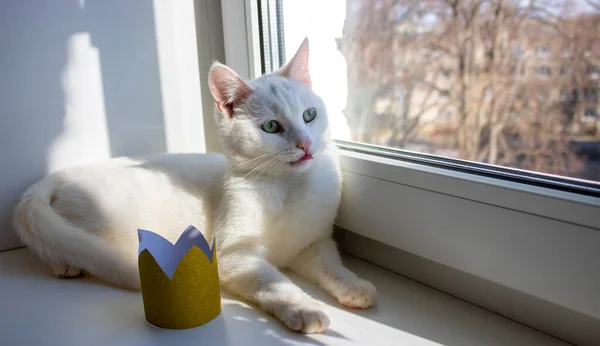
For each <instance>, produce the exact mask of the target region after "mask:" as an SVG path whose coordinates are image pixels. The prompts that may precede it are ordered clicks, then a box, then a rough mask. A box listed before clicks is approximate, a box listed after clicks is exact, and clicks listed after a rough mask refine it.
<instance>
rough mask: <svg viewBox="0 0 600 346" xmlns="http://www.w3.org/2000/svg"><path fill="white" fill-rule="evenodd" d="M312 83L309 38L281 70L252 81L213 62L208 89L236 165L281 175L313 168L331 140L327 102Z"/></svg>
mask: <svg viewBox="0 0 600 346" xmlns="http://www.w3.org/2000/svg"><path fill="white" fill-rule="evenodd" d="M311 86H312V84H311V79H310V74H309V70H308V40H307V39H305V40H304V41H303V42H302V45H301V46H300V48H299V49H298V52H296V54H295V55H294V57H293V58H292V59H291V60H290V61H289V62H288V63H287V64H286V65H285V66H283V67H282V68H281V69H280V70H278V71H275V72H273V73H270V74H266V75H264V76H261V77H259V78H256V79H254V80H251V81H249V82H246V81H244V80H243V79H242V78H241V77H240V76H239V75H238V74H237V73H235V72H234V71H233V70H232V69H230V68H229V67H227V66H225V65H222V64H219V63H215V64H214V65H213V66H212V68H211V70H210V73H209V87H210V91H211V93H212V95H213V98H214V100H215V104H216V108H217V111H218V116H217V121H218V124H219V129H220V136H221V142H222V144H223V147H224V149H225V151H226V155H227V156H228V157H229V160H230V164H231V165H233V166H234V167H233V168H236V169H238V170H241V171H248V172H250V171H252V170H254V171H255V172H269V173H270V174H278V173H285V172H303V171H306V170H307V169H309V168H310V167H311V165H312V161H313V159H314V158H318V157H319V155H322V154H323V152H324V150H325V149H326V146H327V145H328V143H329V142H330V141H331V139H330V131H329V124H328V120H327V111H326V108H325V105H324V103H323V101H322V100H321V98H320V97H319V96H317V95H316V94H315V93H314V92H313V91H312V88H311Z"/></svg>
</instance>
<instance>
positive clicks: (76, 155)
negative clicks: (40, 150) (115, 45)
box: [32, 32, 110, 172]
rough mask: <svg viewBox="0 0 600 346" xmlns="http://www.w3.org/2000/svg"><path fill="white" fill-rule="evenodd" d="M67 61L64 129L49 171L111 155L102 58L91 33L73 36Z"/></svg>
mask: <svg viewBox="0 0 600 346" xmlns="http://www.w3.org/2000/svg"><path fill="white" fill-rule="evenodd" d="M67 61H68V62H67V64H66V66H65V68H64V70H63V74H62V88H63V93H64V97H65V102H64V103H65V117H64V120H63V126H64V130H63V132H62V133H61V135H60V136H58V137H57V138H56V139H55V140H54V142H53V143H52V144H51V145H50V148H49V150H48V171H49V172H53V171H56V170H60V169H63V168H66V167H70V166H74V165H78V164H85V163H89V162H94V161H100V160H105V159H108V158H110V147H109V142H108V132H107V127H106V112H105V109H104V95H103V91H102V75H101V72H100V58H99V54H98V50H97V49H96V48H95V47H93V46H92V45H91V41H90V35H89V33H87V32H81V33H77V34H74V35H72V36H71V37H70V38H69V40H68V42H67ZM32 102H35V101H32Z"/></svg>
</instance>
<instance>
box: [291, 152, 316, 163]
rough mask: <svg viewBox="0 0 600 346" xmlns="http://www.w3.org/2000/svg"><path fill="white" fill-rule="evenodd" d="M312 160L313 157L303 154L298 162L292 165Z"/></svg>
mask: <svg viewBox="0 0 600 346" xmlns="http://www.w3.org/2000/svg"><path fill="white" fill-rule="evenodd" d="M312 159H314V157H313V156H312V155H311V154H304V156H302V157H301V158H300V160H298V161H296V162H294V163H300V162H303V161H307V160H312Z"/></svg>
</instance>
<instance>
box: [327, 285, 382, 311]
mask: <svg viewBox="0 0 600 346" xmlns="http://www.w3.org/2000/svg"><path fill="white" fill-rule="evenodd" d="M335 293H336V294H335V296H336V298H337V299H338V301H339V302H340V303H341V304H342V305H344V306H346V307H348V308H353V309H366V308H368V307H370V306H373V305H375V301H376V297H377V290H376V289H375V286H373V284H372V283H370V282H369V281H366V280H362V279H356V280H354V281H351V282H344V283H342V284H341V285H340V287H339V288H338V292H335Z"/></svg>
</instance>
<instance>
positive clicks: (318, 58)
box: [222, 0, 600, 339]
mask: <svg viewBox="0 0 600 346" xmlns="http://www.w3.org/2000/svg"><path fill="white" fill-rule="evenodd" d="M232 3H234V2H231V3H230V2H228V1H223V2H222V4H226V5H223V6H224V9H223V10H224V13H223V18H224V26H225V27H226V28H227V30H224V33H225V36H226V40H225V48H226V53H227V51H228V49H229V51H230V52H231V53H230V56H231V60H232V61H234V62H235V63H237V64H238V65H236V66H232V67H233V68H234V69H238V70H239V69H242V70H243V69H246V70H247V71H252V70H253V68H254V67H253V66H257V65H256V62H257V61H258V62H259V64H260V67H259V68H258V69H256V70H255V71H257V72H256V73H254V75H257V74H260V72H261V70H262V72H270V71H271V68H277V67H278V66H277V64H274V65H273V66H272V67H271V68H269V66H268V64H267V63H266V62H265V59H270V61H273V59H272V57H273V55H272V54H271V55H270V57H269V56H267V57H266V58H265V49H266V47H267V46H268V47H270V48H269V49H273V48H274V47H277V49H278V53H277V54H279V56H280V57H281V56H282V55H285V59H283V60H284V61H286V60H287V59H289V58H290V55H291V54H293V52H295V50H296V49H297V47H298V45H299V44H300V42H301V41H302V40H303V39H304V37H306V36H308V38H309V39H310V46H311V55H310V64H311V67H310V68H311V77H312V79H313V89H314V90H315V91H316V92H317V93H318V94H319V95H320V96H322V98H323V99H324V101H325V103H326V104H327V107H328V116H329V118H330V123H331V128H332V132H333V136H334V138H335V139H336V140H337V143H338V147H339V154H340V160H341V165H342V170H343V174H344V189H343V198H342V204H341V206H340V211H339V217H338V221H337V226H338V227H340V228H342V229H345V230H349V231H352V232H355V233H358V234H360V235H362V236H364V237H366V238H369V239H373V240H376V241H378V242H381V243H383V244H385V245H388V246H391V247H394V248H398V249H402V250H403V251H406V252H409V253H411V254H415V255H417V256H421V257H424V258H426V259H428V260H431V261H434V262H437V263H441V264H443V265H445V266H447V267H450V268H453V269H458V270H460V271H464V272H466V273H469V274H471V275H475V276H477V277H479V278H485V280H489V281H490V282H491V283H494V284H499V285H503V286H505V287H508V288H510V289H514V290H515V291H517V292H520V293H525V294H526V295H528V296H531V297H535V298H536V299H541V300H542V301H547V302H551V304H555V305H558V306H560V307H562V308H567V309H569V310H573V311H578V312H580V313H581V314H582V316H584V318H590V317H591V316H598V315H599V314H600V308H597V304H596V301H597V300H596V299H597V290H598V286H597V283H598V282H600V273H599V272H598V271H597V268H596V263H598V262H600V249H599V248H598V246H599V245H598V244H600V232H598V231H600V220H599V219H598V215H600V199H599V198H598V197H599V196H600V189H599V186H598V183H597V182H598V181H599V180H600V172H599V170H598V168H597V167H598V163H599V162H600V158H598V156H597V154H594V153H596V151H597V149H598V148H599V145H598V140H599V138H598V134H597V133H596V132H594V134H593V135H590V133H591V132H590V131H589V130H584V129H583V128H584V127H586V126H587V125H589V124H588V123H585V124H583V125H586V126H583V125H582V121H581V117H579V116H575V114H582V113H581V112H583V107H584V106H583V105H582V104H581V102H582V101H583V100H582V99H583V95H578V94H577V92H578V90H581V92H582V93H583V88H584V85H581V84H579V83H588V84H586V85H589V81H586V80H585V79H582V80H579V79H578V78H566V77H569V75H570V74H571V73H575V72H577V73H578V76H582V75H585V71H586V67H585V66H580V65H575V64H573V61H574V60H571V59H572V58H571V57H570V56H562V55H561V54H556V57H555V56H554V55H552V54H550V55H549V56H548V58H545V60H544V61H540V60H538V57H537V54H536V49H537V48H536V47H537V45H547V46H548V47H550V46H552V50H556V51H557V52H562V51H563V50H566V49H567V47H569V51H573V52H580V51H581V49H580V47H574V48H570V47H571V45H577V44H578V43H577V42H585V41H586V38H585V37H587V36H585V35H588V34H589V31H586V30H581V27H577V25H580V24H581V25H588V22H586V21H585V20H580V19H581V18H579V17H573V16H571V15H570V14H569V15H565V16H564V18H563V17H560V18H558V17H556V13H557V11H552V12H547V11H539V12H536V11H537V10H535V11H534V12H536V13H532V12H530V11H528V10H523V8H521V9H515V8H514V7H510V6H515V4H516V5H519V6H521V5H523V6H526V5H528V2H527V1H526V2H510V3H511V4H512V5H507V6H506V7H505V6H500V7H499V6H496V7H494V4H496V5H497V4H498V2H496V1H495V0H489V1H481V2H463V1H458V2H456V4H458V5H459V6H481V8H480V12H477V11H457V13H456V14H455V15H454V17H453V15H452V11H451V9H449V8H448V5H447V2H444V1H434V2H427V4H421V3H420V2H413V1H386V0H377V1H368V0H328V1H319V0H305V1H295V0H281V1H274V0H260V1H257V2H255V1H249V2H246V4H251V5H250V6H248V5H243V4H242V5H237V6H235V5H230V4H232ZM240 3H241V2H240ZM273 6H274V7H275V10H273V9H271V10H267V9H266V8H269V7H273ZM277 6H279V8H280V13H281V18H280V17H277V16H266V18H265V16H264V15H262V14H263V13H265V11H275V12H277ZM240 7H241V9H240ZM534 7H535V8H538V7H537V6H533V7H532V8H534ZM491 8H500V9H501V10H502V11H506V13H503V14H502V15H503V16H504V15H506V16H504V17H503V18H505V19H504V20H502V21H496V20H495V19H494V17H493V16H492V17H489V15H490V14H491V13H494V11H491V10H490V9H491ZM231 11H234V12H235V11H241V12H242V15H240V14H239V13H238V14H235V13H234V14H231V13H230V12H231ZM244 11H246V12H244ZM248 11H250V12H252V11H255V15H256V16H255V17H253V16H252V15H251V14H248ZM243 13H246V16H247V17H246V18H247V20H246V22H244V21H240V20H239V19H240V18H244V17H243V15H244V14H243ZM258 13H260V15H258ZM472 13H475V14H477V15H480V16H481V17H480V18H478V19H479V20H477V21H471V20H469V17H468V16H469V15H470V14H472ZM594 13H595V12H594ZM544 15H546V16H547V17H543V16H544ZM486 16H488V17H486ZM540 16H541V17H540ZM549 17H553V18H552V19H553V20H556V21H555V22H547V23H546V19H549ZM231 18H237V20H228V19H231ZM248 18H257V19H256V21H255V22H253V23H251V24H250V25H248ZM259 19H260V20H259ZM307 21H308V22H309V23H310V25H307ZM565 21H567V22H568V25H566V24H565V26H564V27H561V26H558V27H556V25H562V24H561V23H567V22H565ZM240 22H241V23H242V24H240ZM465 23H469V25H465ZM548 24H552V25H548ZM477 25H482V27H477ZM233 28H235V29H236V30H238V31H236V30H234V29H233ZM557 28H559V29H561V30H573V32H572V34H573V35H584V36H581V37H577V40H572V42H571V41H569V42H561V41H560V40H559V39H558V38H557V37H562V36H560V35H557V32H556V30H557ZM496 29H497V30H496ZM267 30H270V31H269V32H270V35H268V37H266V38H265V35H264V33H265V32H266V31H267ZM456 30H461V32H460V33H457V32H456ZM252 32H255V34H252ZM274 33H277V34H276V35H274ZM472 33H477V35H470V34H472ZM493 33H497V34H498V35H500V37H501V38H502V39H501V40H499V41H497V42H501V44H500V45H498V46H497V47H495V48H494V47H493V46H492V45H491V44H492V42H496V41H493V40H491V39H490V36H486V35H492V34H493ZM482 34H483V35H482ZM534 36H535V37H534ZM269 37H270V38H269ZM273 37H277V38H278V40H279V41H278V42H279V43H277V44H276V43H275V42H276V41H273ZM461 38H464V39H467V40H473V41H472V42H469V44H464V45H462V44H460V43H465V42H462V41H460V40H461ZM269 40H270V41H269ZM505 40H514V41H515V42H510V41H508V42H507V41H505ZM531 42H536V44H535V45H534V44H531ZM512 43H514V44H518V45H520V46H521V47H522V52H523V54H520V57H519V62H518V63H516V62H515V61H514V60H513V59H516V58H515V57H514V56H513V45H512ZM228 47H229V48H228ZM239 47H249V52H248V54H247V56H248V57H249V60H250V61H248V62H246V63H245V64H243V61H241V60H238V59H237V56H238V55H239V54H241V53H240V50H239V49H240V48H239ZM279 47H281V48H279ZM555 47H556V48H555ZM226 56H227V54H226ZM261 56H262V57H261ZM467 56H468V57H472V60H468V61H467V60H464V59H463V58H465V57H467ZM573 56H575V54H573ZM461 57H462V58H461ZM492 59H493V60H494V61H495V64H490V62H491V61H492ZM555 59H560V61H561V62H560V63H559V62H558V61H554V60H555ZM540 63H543V64H542V65H541V64H540ZM563 64H564V65H567V66H572V71H573V72H571V71H570V70H569V71H567V72H566V76H562V77H560V76H558V73H555V74H552V69H556V70H557V72H558V69H559V68H560V66H561V65H563ZM511 66H519V67H520V68H523V69H524V70H523V71H527V72H524V73H523V74H522V75H521V76H520V77H519V78H518V80H517V78H516V77H515V76H514V75H512V74H511V73H509V72H510V71H511V68H512V67H511ZM538 67H544V68H545V69H542V77H543V78H540V77H539V76H537V75H536V74H537V73H536V72H537V68H538ZM520 68H519V69H520ZM249 75H253V74H252V73H249ZM559 78H560V79H559ZM571 79H573V80H576V81H573V82H572V81H571ZM465 80H468V81H469V82H470V83H464V84H463V81H465ZM542 90H543V93H542V94H540V91H542ZM561 91H563V92H562V93H561ZM561 94H562V95H564V96H563V97H564V98H565V99H568V100H569V102H562V100H561V97H560V95H561ZM538 96H540V99H538ZM541 96H543V97H541ZM391 105H394V107H392V106H391ZM571 114H572V115H571ZM587 127H588V128H589V127H590V126H587ZM594 155H596V156H594ZM573 178H577V180H575V179H573ZM549 239H551V240H552V241H548V240H549ZM507 254H509V255H508V256H507ZM394 260H395V259H394V258H386V259H381V261H382V262H386V261H387V262H389V261H392V262H393V261H394ZM383 264H385V263H383ZM383 264H382V265H383ZM532 272H535V273H538V274H539V275H531V273H532ZM583 273H585V275H584V274H583ZM431 280H432V281H431V282H429V283H430V284H431V285H432V286H435V287H438V286H437V285H438V284H439V283H440V282H439V281H436V280H438V278H437V276H435V275H434V276H432V277H431ZM565 283H568V284H565ZM571 285H572V286H571ZM549 287H551V288H552V289H548V288H549ZM475 290H476V289H475ZM574 290H576V291H577V292H578V294H577V295H576V296H575V295H573V291H574ZM477 294H483V295H485V292H483V293H482V292H478V293H477ZM477 294H475V295H477ZM470 297H471V296H469V295H468V294H467V295H466V298H465V299H467V300H469V299H470ZM505 304H506V305H509V306H511V307H510V309H514V310H513V312H514V315H511V314H510V313H507V315H508V316H511V317H513V318H515V319H516V320H521V319H520V316H519V311H522V306H515V305H511V304H512V303H511V302H505ZM489 308H491V309H494V307H493V306H489ZM510 309H509V310H510ZM536 311H537V315H536V316H538V317H539V316H542V319H543V320H544V323H548V324H547V325H545V326H542V325H536V327H537V328H539V329H542V330H544V331H547V332H550V333H553V334H555V335H558V334H560V331H558V330H559V329H561V328H564V327H565V326H567V325H568V326H570V327H572V328H576V327H577V326H578V325H577V324H574V322H570V320H569V319H568V318H566V315H561V314H544V313H541V311H538V310H536ZM557 316H558V317H557ZM555 318H558V319H559V320H561V321H562V322H561V323H558V322H557V321H558V320H555ZM548 326H555V327H556V328H552V327H551V328H548ZM561 335H562V334H561ZM562 337H564V338H565V339H569V337H568V335H566V336H565V335H562Z"/></svg>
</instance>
